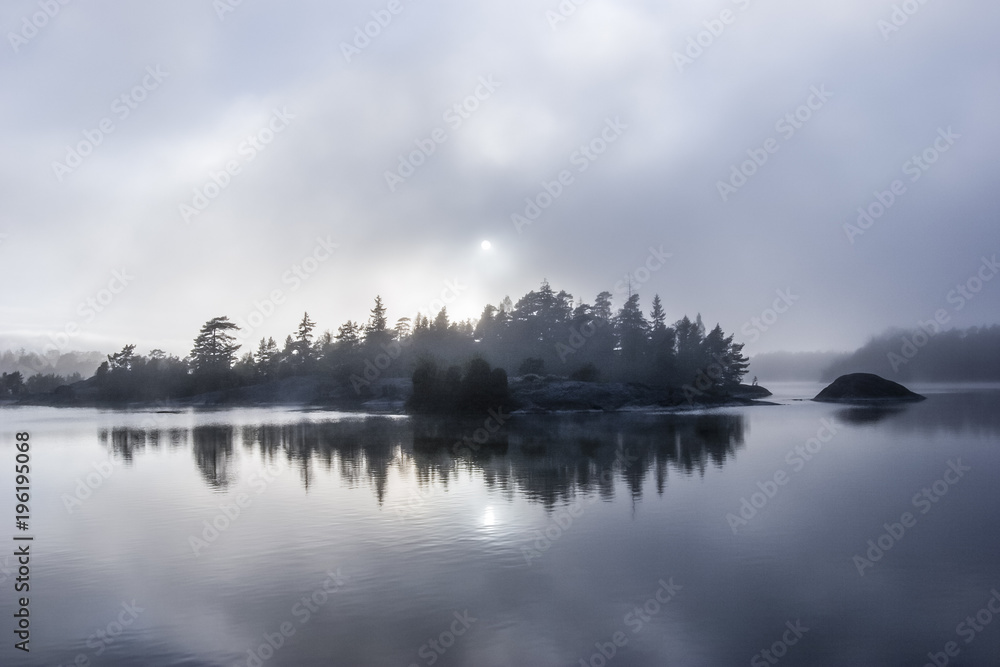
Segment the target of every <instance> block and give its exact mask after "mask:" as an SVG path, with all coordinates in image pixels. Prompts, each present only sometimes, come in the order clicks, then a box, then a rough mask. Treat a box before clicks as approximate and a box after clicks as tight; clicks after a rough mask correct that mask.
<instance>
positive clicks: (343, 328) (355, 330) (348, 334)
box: [333, 320, 361, 351]
mask: <svg viewBox="0 0 1000 667" xmlns="http://www.w3.org/2000/svg"><path fill="white" fill-rule="evenodd" d="M333 338H334V340H336V341H337V343H338V344H339V346H340V347H341V348H342V349H344V350H348V351H349V350H353V349H354V348H356V347H357V346H358V344H359V343H360V342H361V327H359V326H358V325H357V324H355V323H354V322H352V321H351V320H347V321H346V322H344V323H343V324H341V325H340V326H339V327H338V328H337V335H336V336H334V337H333Z"/></svg>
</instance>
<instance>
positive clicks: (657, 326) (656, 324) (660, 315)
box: [649, 294, 667, 333]
mask: <svg viewBox="0 0 1000 667" xmlns="http://www.w3.org/2000/svg"><path fill="white" fill-rule="evenodd" d="M649 319H650V321H651V323H652V330H653V332H654V333H659V332H662V331H665V330H666V328H667V325H666V324H664V322H666V319H667V314H666V313H665V312H663V303H662V302H661V301H660V295H659V294H657V295H655V296H654V297H653V308H652V310H650V311H649Z"/></svg>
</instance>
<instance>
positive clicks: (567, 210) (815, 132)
mask: <svg viewBox="0 0 1000 667" xmlns="http://www.w3.org/2000/svg"><path fill="white" fill-rule="evenodd" d="M998 24H1000V5H997V4H996V3H992V2H985V1H980V2H940V1H938V2H935V1H933V0H929V1H926V2H923V3H920V2H917V0H907V1H906V2H889V1H887V0H874V1H873V0H837V1H836V2H834V1H822V2H809V3H804V2H793V1H791V0H771V1H770V2H762V1H759V0H735V1H733V0H718V1H712V2H697V3H693V2H689V3H678V2H663V1H659V2H651V1H650V2H644V1H638V0H634V1H630V0H618V1H615V2H611V1H607V0H585V1H583V2H580V1H579V0H563V2H561V3H560V2H557V1H556V0H549V1H545V0H541V1H538V2H526V1H522V0H508V1H507V2H503V3H497V2H489V3H487V2H469V1H468V0H463V1H461V2H459V1H452V0H442V1H440V2H435V3H431V2H427V1H426V0H374V1H365V2H356V3H329V2H319V1H307V0H291V1H284V2H273V1H272V2H268V1H266V0H242V1H239V0H197V1H195V0H181V1H176V2H169V3H165V2H164V3H136V2H125V1H124V0H119V1H117V2H112V1H101V0H91V1H89V2H80V1H74V0H34V1H28V0H8V1H7V2H4V3H3V6H2V9H0V32H2V34H3V37H4V40H3V42H4V43H3V44H2V45H0V87H2V90H3V95H2V96H0V137H2V142H3V147H4V150H3V151H0V277H2V280H3V285H4V286H5V289H4V290H3V292H2V296H0V348H6V347H12V348H16V347H20V346H25V347H27V348H28V349H37V350H39V351H41V350H53V349H58V350H59V351H62V352H65V351H69V350H93V349H97V350H102V351H105V352H110V351H114V350H117V349H119V348H120V347H121V346H122V345H125V344H127V343H135V344H136V345H137V346H138V351H139V352H142V353H146V352H148V350H149V349H151V348H154V347H158V348H162V349H165V350H167V351H169V352H172V353H175V354H178V355H180V356H183V355H184V354H186V353H187V352H188V351H189V350H190V348H191V342H192V340H193V338H194V337H195V335H196V334H197V331H198V329H199V327H200V326H201V325H202V324H203V323H205V322H206V321H207V320H209V319H211V318H213V317H216V316H220V315H226V316H229V317H230V318H231V319H233V320H234V321H237V322H239V323H241V325H242V326H243V330H242V331H241V337H242V338H243V339H244V340H245V341H246V343H245V345H246V347H247V348H250V347H254V346H255V343H256V341H257V340H258V339H260V338H261V337H262V336H273V337H274V338H275V339H276V340H279V341H281V340H283V339H284V337H285V335H287V334H288V333H291V332H292V331H293V330H294V328H295V326H296V324H297V322H298V321H299V320H300V319H301V317H302V314H303V312H304V311H308V313H309V315H310V317H311V318H312V319H313V320H314V321H316V322H317V325H318V329H319V330H323V329H330V330H332V331H334V332H335V331H336V329H337V327H338V326H339V325H340V324H342V323H343V322H344V321H346V320H348V319H351V320H355V321H358V320H362V321H363V320H366V319H367V317H368V311H369V309H370V308H371V307H372V302H373V299H374V297H375V295H376V294H378V295H381V296H382V298H383V300H384V302H385V304H386V306H387V308H388V317H389V320H390V322H395V320H396V319H397V318H399V317H404V316H406V317H411V318H412V317H413V316H414V315H415V314H416V313H417V312H418V311H424V312H425V313H426V312H430V313H431V314H432V315H433V314H434V313H435V312H436V311H437V310H438V309H439V308H440V307H442V306H447V308H448V312H449V313H450V314H451V316H452V319H464V318H475V317H476V316H477V315H478V314H479V313H480V312H481V310H482V307H483V305H485V304H486V303H493V304H498V303H499V302H500V300H501V299H503V297H504V296H506V295H509V296H510V297H511V298H512V299H513V300H515V301H516V300H517V298H518V297H519V296H521V295H523V294H524V293H525V292H527V291H528V290H530V289H535V288H537V287H538V286H539V285H540V284H541V282H542V281H543V280H547V281H549V283H550V284H551V285H552V286H553V288H554V289H556V290H560V289H564V290H566V291H567V292H569V293H571V294H573V295H574V296H575V297H577V298H579V299H583V300H585V301H586V302H588V303H593V300H594V297H595V295H596V294H597V293H598V292H601V291H604V290H607V291H609V292H612V293H613V294H614V304H615V307H616V308H617V307H620V306H621V304H622V303H623V301H624V299H625V297H626V296H627V290H628V283H629V282H631V285H632V289H633V290H635V291H638V293H639V295H640V303H641V305H642V307H643V308H644V309H645V310H646V311H647V312H648V309H649V305H650V302H651V300H652V297H653V295H654V294H660V296H661V298H662V300H663V303H664V307H665V309H666V311H667V314H668V318H669V319H671V320H675V319H679V318H680V317H681V316H683V315H684V314H688V315H691V316H694V315H695V314H696V313H699V312H700V313H701V314H702V316H703V318H704V320H705V322H706V324H708V325H709V326H712V325H714V324H715V323H716V322H718V323H720V324H721V325H722V326H723V328H724V329H725V330H726V331H727V332H733V333H735V334H736V338H737V340H742V341H744V342H746V343H747V347H746V349H745V351H746V352H748V353H750V354H756V353H760V352H767V351H774V350H792V351H797V350H848V349H853V348H855V347H857V346H859V345H861V344H863V343H864V342H865V341H866V340H867V339H868V338H869V337H870V336H872V335H874V334H876V333H879V332H881V331H882V330H884V329H886V328H887V327H892V326H902V327H912V326H916V325H918V323H920V322H926V321H928V320H931V319H934V318H935V317H938V319H939V321H940V322H943V323H945V326H949V327H951V326H959V327H967V326H973V325H983V324H990V323H996V322H998V321H1000V279H998V280H995V281H991V279H992V278H993V277H994V275H995V274H996V273H997V271H998V270H1000V269H998V268H997V267H996V266H995V264H994V263H993V258H995V257H996V255H997V254H998V253H1000V232H998V230H1000V226H998V220H997V210H998V198H1000V189H998V188H997V187H996V184H997V181H998V176H1000V161H998V160H997V159H996V151H997V149H998V148H1000V141H998V139H1000V126H998V124H997V122H996V118H997V117H1000V67H998V65H1000V62H998V61H1000V49H998V48H997V46H996V38H995V27H996V25H998ZM484 241H488V242H489V244H490V247H489V249H486V248H484V247H483V242H484ZM960 287H961V289H959V288H960Z"/></svg>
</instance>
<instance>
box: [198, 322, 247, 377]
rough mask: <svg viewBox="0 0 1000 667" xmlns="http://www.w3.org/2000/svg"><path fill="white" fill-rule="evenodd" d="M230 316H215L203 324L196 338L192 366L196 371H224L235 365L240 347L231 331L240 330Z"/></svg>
mask: <svg viewBox="0 0 1000 667" xmlns="http://www.w3.org/2000/svg"><path fill="white" fill-rule="evenodd" d="M238 329H239V327H238V326H236V324H235V323H233V322H230V321H229V318H228V317H214V318H212V319H210V320H209V321H208V322H206V323H205V325H204V326H202V328H201V331H200V332H198V336H197V338H195V339H194V347H193V348H192V350H191V366H192V368H193V370H194V372H195V373H223V372H226V371H229V370H230V369H231V368H232V367H233V361H234V359H235V357H236V350H238V349H239V348H240V345H239V343H237V342H236V338H235V336H233V335H232V334H230V333H229V332H230V331H234V330H238Z"/></svg>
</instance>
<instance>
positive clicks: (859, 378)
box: [813, 373, 925, 403]
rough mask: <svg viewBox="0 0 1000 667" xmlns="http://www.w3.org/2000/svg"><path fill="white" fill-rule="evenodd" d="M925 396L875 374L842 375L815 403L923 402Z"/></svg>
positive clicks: (817, 395) (819, 394) (820, 394)
mask: <svg viewBox="0 0 1000 667" xmlns="http://www.w3.org/2000/svg"><path fill="white" fill-rule="evenodd" d="M924 398H925V397H924V396H921V395H920V394H916V393H914V392H912V391H910V390H909V389H907V388H906V387H904V386H903V385H901V384H899V383H898V382H893V381H892V380H886V379H885V378H883V377H879V376H878V375H875V374H874V373H850V374H848V375H841V376H840V377H839V378H837V379H836V380H834V381H833V382H832V383H831V384H830V386H828V387H827V388H826V389H824V390H823V391H821V392H819V393H818V394H816V396H815V398H813V400H814V401H825V402H830V403H861V402H863V403H868V402H874V401H878V402H882V403H888V402H896V401H922V400H924Z"/></svg>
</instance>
